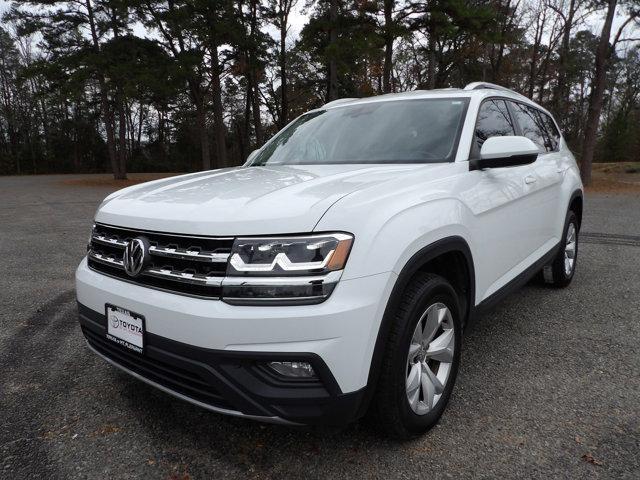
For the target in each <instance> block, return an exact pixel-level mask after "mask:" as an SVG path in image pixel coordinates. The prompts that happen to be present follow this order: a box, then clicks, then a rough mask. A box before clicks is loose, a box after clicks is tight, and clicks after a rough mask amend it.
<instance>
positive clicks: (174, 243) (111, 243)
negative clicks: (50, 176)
mask: <svg viewBox="0 0 640 480" xmlns="http://www.w3.org/2000/svg"><path fill="white" fill-rule="evenodd" d="M136 237H145V238H146V239H147V240H149V244H150V247H149V255H150V261H149V263H148V265H147V266H146V267H145V268H144V270H143V271H142V272H141V273H140V274H139V275H138V276H136V277H130V276H129V275H127V273H126V272H125V269H124V263H123V259H122V257H123V253H124V249H125V247H126V245H127V243H128V242H129V241H130V240H131V239H133V238H136ZM232 245H233V238H232V237H198V236H187V235H176V234H169V233H160V232H147V231H143V230H133V229H125V228H120V227H113V226H109V225H103V224H96V225H95V226H94V229H93V232H92V235H91V241H90V243H89V246H88V254H87V258H88V262H89V267H91V268H92V269H94V270H97V271H99V272H101V273H105V274H107V275H111V276H114V277H118V278H121V279H123V280H127V281H129V282H132V283H136V284H140V285H145V286H149V287H154V288H160V289H163V290H168V291H173V292H176V293H181V294H187V295H196V296H204V297H208V298H219V297H220V292H221V284H222V279H223V278H224V275H225V272H226V269H227V260H228V258H229V254H230V252H231V247H232Z"/></svg>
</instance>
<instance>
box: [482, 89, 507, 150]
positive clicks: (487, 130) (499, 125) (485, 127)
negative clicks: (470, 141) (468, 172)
mask: <svg viewBox="0 0 640 480" xmlns="http://www.w3.org/2000/svg"><path fill="white" fill-rule="evenodd" d="M515 134H516V131H515V128H514V124H513V120H512V118H511V115H509V109H508V108H507V104H506V102H505V101H504V100H488V101H485V102H484V103H483V104H482V106H481V107H480V111H479V112H478V120H477V121H476V131H475V142H476V148H477V149H478V151H480V147H482V144H483V143H484V142H485V140H487V139H488V138H491V137H504V136H506V135H515Z"/></svg>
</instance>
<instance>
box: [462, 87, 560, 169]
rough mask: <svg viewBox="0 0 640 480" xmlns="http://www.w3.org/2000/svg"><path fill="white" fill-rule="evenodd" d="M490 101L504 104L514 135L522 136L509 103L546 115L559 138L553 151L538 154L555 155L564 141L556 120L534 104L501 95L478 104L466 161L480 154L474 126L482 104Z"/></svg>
mask: <svg viewBox="0 0 640 480" xmlns="http://www.w3.org/2000/svg"><path fill="white" fill-rule="evenodd" d="M490 100H504V101H505V103H506V104H507V110H509V115H511V120H512V121H513V126H514V127H515V131H516V135H519V136H522V129H521V128H520V123H519V122H518V120H517V119H516V117H515V112H514V111H513V107H512V106H511V104H510V102H513V103H520V104H522V105H525V106H527V107H531V108H534V109H535V110H537V111H538V112H540V113H542V114H545V115H548V116H549V118H551V121H552V122H553V124H554V125H555V126H556V129H557V130H558V134H559V135H560V138H559V140H558V145H557V147H556V149H555V150H551V151H549V152H540V154H541V155H546V154H547V153H557V152H559V151H560V143H561V141H562V140H563V139H564V137H563V136H562V130H560V127H559V126H558V122H556V119H555V118H553V115H551V113H548V112H545V111H544V110H542V109H541V108H540V107H538V106H537V105H535V104H533V105H532V104H530V103H527V102H523V101H522V100H517V99H515V98H513V97H507V96H503V95H492V96H489V97H485V98H483V99H482V102H480V105H479V106H478V110H477V111H476V118H475V121H474V122H473V131H472V132H471V134H472V139H471V146H470V147H469V158H468V160H467V161H469V160H471V159H473V158H476V157H477V156H479V155H480V152H479V151H477V150H476V142H475V135H476V125H477V124H478V117H479V115H480V109H481V108H482V105H484V102H488V101H490ZM544 130H545V132H546V130H547V129H546V127H545V129H544Z"/></svg>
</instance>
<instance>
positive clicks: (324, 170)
mask: <svg viewBox="0 0 640 480" xmlns="http://www.w3.org/2000/svg"><path fill="white" fill-rule="evenodd" d="M446 166H447V164H433V165H375V166H367V165H304V166H299V165H296V166H268V167H238V168H231V169H221V170H213V171H207V172H199V173H196V174H190V175H182V176H178V177H172V178H168V179H161V180H156V181H153V182H149V183H145V184H141V185H137V186H134V187H128V188H125V189H123V190H120V191H118V192H115V193H114V194H112V195H110V196H109V197H107V198H106V199H105V201H104V202H103V203H102V205H101V206H100V208H99V209H98V212H97V214H96V221H97V222H100V223H106V224H110V225H117V226H122V227H128V228H138V229H144V230H153V231H164V232H174V233H187V234H192V235H229V236H235V235H265V234H277V233H303V232H310V231H313V228H314V227H315V225H316V224H317V223H318V221H319V220H320V218H321V217H322V215H323V214H324V213H325V212H326V211H327V210H328V209H329V207H331V205H333V204H334V203H335V202H337V201H338V200H340V199H341V198H343V197H344V196H346V195H348V194H350V193H352V192H355V191H357V190H360V189H362V188H367V187H370V186H373V185H375V184H380V183H383V182H386V181H390V180H398V177H399V176H406V177H407V179H410V177H411V176H412V175H414V174H415V173H416V170H424V169H428V170H432V171H433V174H434V175H433V176H434V177H440V176H442V175H441V174H437V173H436V172H438V173H439V172H440V171H442V170H443V169H445V168H446ZM429 173H431V172H429ZM429 177H431V175H429ZM431 178H432V177H431Z"/></svg>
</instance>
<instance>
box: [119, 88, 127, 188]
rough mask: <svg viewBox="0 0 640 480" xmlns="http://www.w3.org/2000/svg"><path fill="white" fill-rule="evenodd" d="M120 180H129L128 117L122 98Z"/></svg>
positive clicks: (120, 115)
mask: <svg viewBox="0 0 640 480" xmlns="http://www.w3.org/2000/svg"><path fill="white" fill-rule="evenodd" d="M118 178H119V179H122V180H125V179H126V178H127V117H126V114H125V111H124V100H123V99H121V98H119V99H118Z"/></svg>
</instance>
